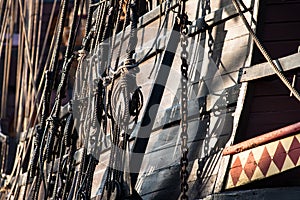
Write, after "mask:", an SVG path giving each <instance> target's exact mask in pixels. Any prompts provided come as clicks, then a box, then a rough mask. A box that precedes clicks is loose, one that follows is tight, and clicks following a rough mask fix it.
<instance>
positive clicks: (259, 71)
mask: <svg viewBox="0 0 300 200" xmlns="http://www.w3.org/2000/svg"><path fill="white" fill-rule="evenodd" d="M278 62H279V63H280V65H281V67H282V69H283V71H289V70H292V69H296V68H298V67H300V53H295V54H292V55H289V56H286V57H283V58H280V59H278ZM274 74H275V72H274V70H273V69H272V67H271V66H270V64H269V63H268V62H265V63H261V64H257V65H253V66H251V67H247V68H244V69H243V71H242V76H241V82H246V81H252V80H256V79H259V78H263V77H267V76H271V75H274Z"/></svg>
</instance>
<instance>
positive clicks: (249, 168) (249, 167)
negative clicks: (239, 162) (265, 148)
mask: <svg viewBox="0 0 300 200" xmlns="http://www.w3.org/2000/svg"><path fill="white" fill-rule="evenodd" d="M256 167H257V163H256V162H255V159H254V156H253V153H252V151H251V152H250V153H249V156H248V159H247V162H246V164H245V166H244V171H245V173H246V175H247V177H248V178H249V180H251V178H252V176H253V174H254V171H255V169H256Z"/></svg>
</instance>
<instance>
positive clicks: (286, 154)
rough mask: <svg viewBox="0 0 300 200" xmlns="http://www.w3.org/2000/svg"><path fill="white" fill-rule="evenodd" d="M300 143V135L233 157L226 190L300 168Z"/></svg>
mask: <svg viewBox="0 0 300 200" xmlns="http://www.w3.org/2000/svg"><path fill="white" fill-rule="evenodd" d="M299 141H300V133H298V134H297V135H293V136H290V137H286V138H283V139H280V140H277V141H274V142H270V143H268V144H265V145H261V146H258V147H255V148H252V149H249V150H246V151H244V152H241V153H238V154H235V155H233V156H232V161H231V164H230V167H229V170H228V179H227V182H226V186H225V188H226V189H231V188H235V187H238V186H242V185H245V184H248V183H251V182H253V181H257V180H260V179H264V178H268V177H270V176H273V175H276V174H279V173H284V172H285V171H287V170H290V169H293V168H296V167H299V166H300V159H299V157H300V143H299ZM228 156H230V155H228Z"/></svg>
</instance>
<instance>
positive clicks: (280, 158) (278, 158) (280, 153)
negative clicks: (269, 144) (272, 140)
mask: <svg viewBox="0 0 300 200" xmlns="http://www.w3.org/2000/svg"><path fill="white" fill-rule="evenodd" d="M286 155H287V154H286V152H285V150H284V148H283V146H282V144H281V142H279V143H278V146H277V149H276V152H275V154H274V157H273V161H274V163H275V165H276V166H277V167H278V169H279V170H281V169H282V166H283V163H284V161H285V158H286Z"/></svg>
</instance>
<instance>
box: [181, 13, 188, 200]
mask: <svg viewBox="0 0 300 200" xmlns="http://www.w3.org/2000/svg"><path fill="white" fill-rule="evenodd" d="M181 19H182V20H181V39H180V45H181V48H182V51H181V61H182V63H181V136H180V137H181V154H182V155H181V159H180V166H181V171H180V179H181V184H180V187H181V196H180V198H181V199H184V200H187V199H188V195H187V191H188V189H189V185H188V177H189V173H188V170H187V168H188V163H189V161H188V151H189V148H188V145H187V143H188V133H187V129H188V120H187V118H188V107H187V106H188V102H187V100H188V96H187V94H188V86H187V83H188V63H187V60H188V56H189V53H188V52H187V46H188V39H187V24H188V16H187V15H186V14H185V13H184V10H183V13H182V16H181Z"/></svg>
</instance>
